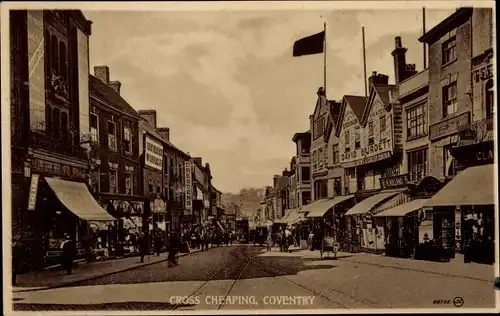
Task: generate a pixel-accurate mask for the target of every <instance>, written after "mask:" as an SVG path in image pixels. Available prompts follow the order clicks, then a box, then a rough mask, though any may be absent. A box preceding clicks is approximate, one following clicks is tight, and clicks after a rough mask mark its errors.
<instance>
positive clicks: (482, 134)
mask: <svg viewBox="0 0 500 316" xmlns="http://www.w3.org/2000/svg"><path fill="white" fill-rule="evenodd" d="M493 124H494V123H493V118H492V117H489V118H484V119H482V120H479V121H475V122H472V123H470V124H465V125H461V126H459V127H458V139H459V140H458V144H457V146H465V145H471V144H477V143H481V142H485V141H490V140H493V137H494V135H493Z"/></svg>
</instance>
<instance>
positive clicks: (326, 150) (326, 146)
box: [323, 145, 328, 165]
mask: <svg viewBox="0 0 500 316" xmlns="http://www.w3.org/2000/svg"><path fill="white" fill-rule="evenodd" d="M323 153H324V155H325V165H326V164H327V163H328V145H325V149H324V150H323Z"/></svg>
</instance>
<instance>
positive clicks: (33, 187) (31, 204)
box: [28, 174, 40, 211]
mask: <svg viewBox="0 0 500 316" xmlns="http://www.w3.org/2000/svg"><path fill="white" fill-rule="evenodd" d="M39 177H40V176H39V175H38V174H33V175H31V184H30V193H29V199H28V211H34V210H35V207H36V196H37V192H38V179H39Z"/></svg>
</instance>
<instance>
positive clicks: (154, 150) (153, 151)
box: [144, 136, 163, 170]
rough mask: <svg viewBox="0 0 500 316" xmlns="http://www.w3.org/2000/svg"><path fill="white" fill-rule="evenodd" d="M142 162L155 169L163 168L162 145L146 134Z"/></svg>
mask: <svg viewBox="0 0 500 316" xmlns="http://www.w3.org/2000/svg"><path fill="white" fill-rule="evenodd" d="M145 148H146V151H145V160H144V164H145V165H146V166H149V167H151V168H154V169H157V170H163V146H162V144H161V143H159V142H157V141H155V140H153V139H151V138H150V137H148V136H146V146H145Z"/></svg>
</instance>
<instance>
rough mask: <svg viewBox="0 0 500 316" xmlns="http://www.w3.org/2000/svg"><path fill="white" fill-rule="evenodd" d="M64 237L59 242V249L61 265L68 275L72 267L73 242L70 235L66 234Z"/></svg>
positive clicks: (74, 250)
mask: <svg viewBox="0 0 500 316" xmlns="http://www.w3.org/2000/svg"><path fill="white" fill-rule="evenodd" d="M65 239H66V240H64V241H63V242H62V243H61V250H62V266H63V269H65V270H66V274H67V275H70V274H72V269H73V257H74V256H75V252H76V249H75V244H74V243H73V241H72V240H71V237H70V236H69V235H68V234H66V236H65Z"/></svg>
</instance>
